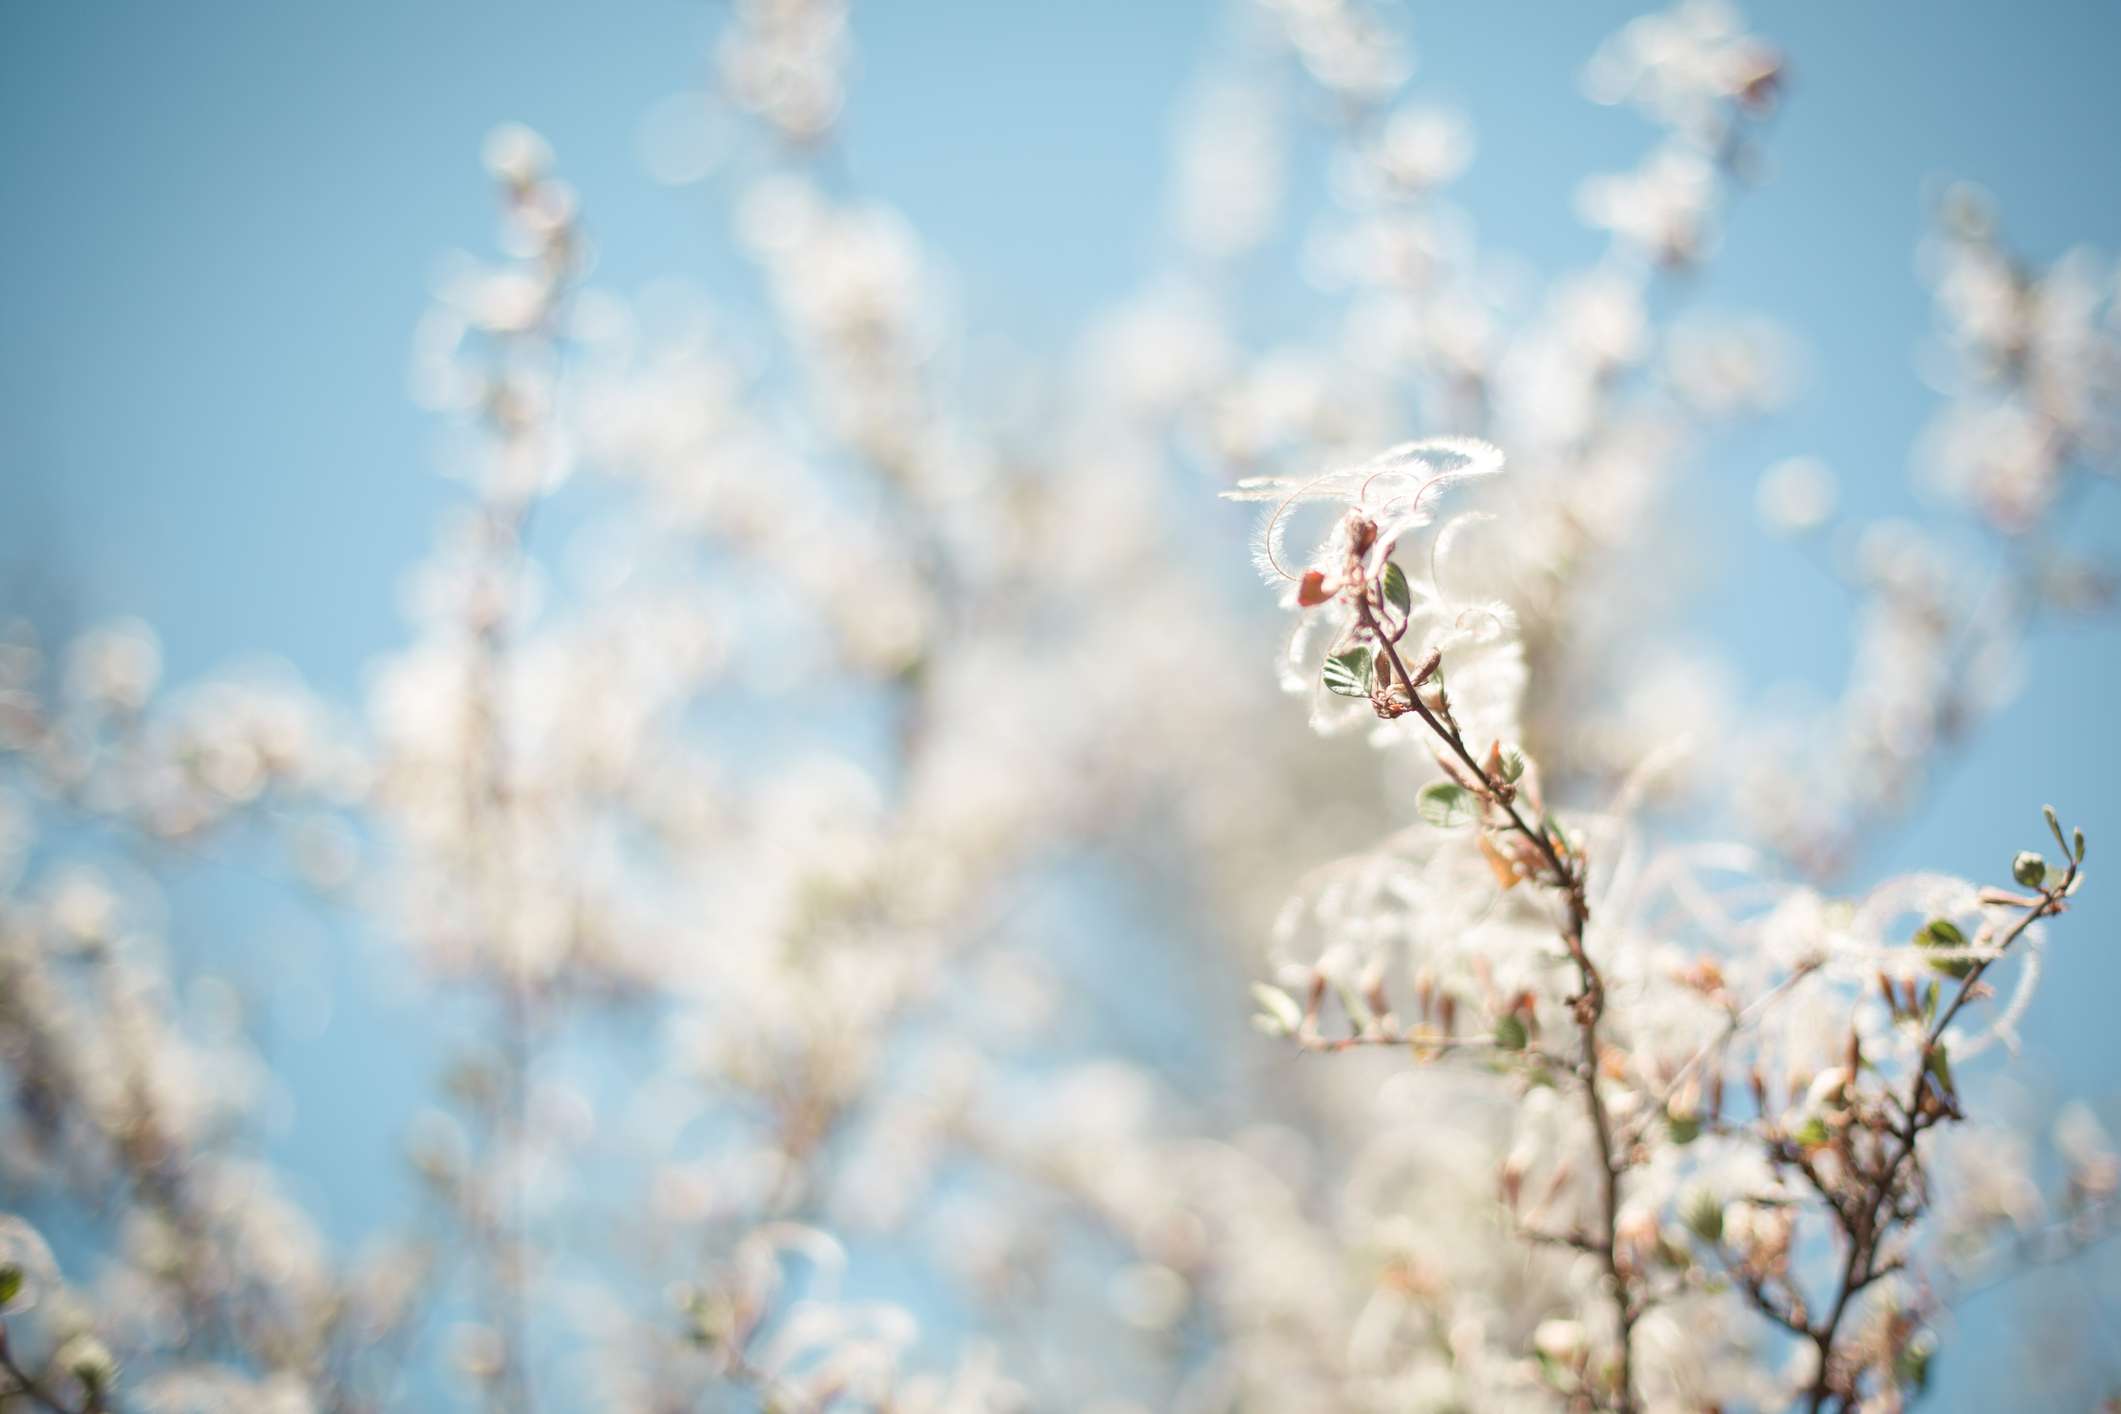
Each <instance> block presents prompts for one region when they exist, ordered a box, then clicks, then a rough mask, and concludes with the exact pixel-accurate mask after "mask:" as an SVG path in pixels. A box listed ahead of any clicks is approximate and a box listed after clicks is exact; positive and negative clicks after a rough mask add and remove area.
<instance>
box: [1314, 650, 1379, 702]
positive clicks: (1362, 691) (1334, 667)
mask: <svg viewBox="0 0 2121 1414" xmlns="http://www.w3.org/2000/svg"><path fill="white" fill-rule="evenodd" d="M1376 680H1377V662H1376V659H1375V658H1374V657H1372V655H1371V653H1370V650H1369V649H1367V648H1350V649H1349V650H1348V651H1347V652H1345V653H1335V654H1334V655H1333V656H1332V657H1330V658H1328V659H1326V670H1325V683H1326V691H1328V692H1337V693H1339V694H1340V695H1341V696H1342V697H1368V696H1369V695H1370V685H1371V684H1372V683H1374V682H1375V681H1376Z"/></svg>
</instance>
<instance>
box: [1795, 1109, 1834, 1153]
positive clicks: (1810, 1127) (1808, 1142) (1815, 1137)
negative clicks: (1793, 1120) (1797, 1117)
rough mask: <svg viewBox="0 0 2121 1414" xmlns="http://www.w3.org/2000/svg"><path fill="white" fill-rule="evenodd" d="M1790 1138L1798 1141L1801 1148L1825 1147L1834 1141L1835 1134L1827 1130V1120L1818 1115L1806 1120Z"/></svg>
mask: <svg viewBox="0 0 2121 1414" xmlns="http://www.w3.org/2000/svg"><path fill="white" fill-rule="evenodd" d="M1790 1138H1792V1139H1794V1140H1795V1141H1796V1142H1797V1146H1798V1147H1799V1148H1800V1149H1818V1148H1823V1147H1824V1146H1826V1145H1827V1144H1829V1143H1831V1142H1833V1135H1831V1134H1829V1133H1828V1132H1827V1128H1826V1121H1825V1120H1823V1119H1821V1118H1820V1117H1819V1116H1818V1115H1813V1116H1812V1117H1811V1118H1810V1119H1808V1120H1806V1121H1805V1122H1804V1123H1803V1125H1802V1126H1800V1127H1799V1128H1798V1130H1797V1132H1796V1133H1795V1134H1792V1135H1791V1136H1790Z"/></svg>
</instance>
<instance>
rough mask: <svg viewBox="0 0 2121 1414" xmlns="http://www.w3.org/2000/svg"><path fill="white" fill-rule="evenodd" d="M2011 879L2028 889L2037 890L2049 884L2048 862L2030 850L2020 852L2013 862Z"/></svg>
mask: <svg viewBox="0 0 2121 1414" xmlns="http://www.w3.org/2000/svg"><path fill="white" fill-rule="evenodd" d="M2011 877H2012V878H2013V879H2016V880H2017V881H2018V882H2019V883H2020V884H2022V885H2024V886H2025V887H2026V888H2028V889H2037V888H2039V887H2040V886H2041V885H2042V884H2044V883H2046V882H2047V860H2045V859H2044V858H2042V857H2041V856H2040V855H2037V854H2035V853H2033V851H2031V850H2029V849H2023V850H2020V851H2018V857H2017V858H2016V859H2013V860H2012V861H2011Z"/></svg>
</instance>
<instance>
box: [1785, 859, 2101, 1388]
mask: <svg viewBox="0 0 2121 1414" xmlns="http://www.w3.org/2000/svg"><path fill="white" fill-rule="evenodd" d="M2076 879H2077V864H2076V861H2075V860H2071V861H2070V863H2069V865H2068V868H2067V871H2066V872H2065V873H2064V875H2063V878H2062V882H2061V883H2060V884H2057V885H2054V886H2052V887H2046V888H2042V889H2041V890H2040V897H2039V899H2038V900H2036V901H2035V902H2033V903H2032V904H2031V905H2030V906H2029V907H2027V909H2026V910H2025V913H2024V915H2023V916H2022V917H2020V918H2019V919H2018V921H2017V922H2016V923H2015V924H2013V925H2012V926H2011V929H2010V931H2009V932H2007V933H2005V934H2004V935H2003V938H2002V941H2001V942H1999V943H1998V944H1997V945H1996V952H1995V956H1993V957H1985V958H1981V959H1978V960H1977V961H1976V962H1975V964H1974V966H1973V968H1972V969H1971V970H1969V971H1968V973H1967V974H1966V976H1965V977H1964V978H1963V979H1962V980H1961V981H1960V983H1959V990H1958V992H1957V993H1956V994H1955V995H1954V996H1953V997H1952V1000H1951V1004H1950V1005H1949V1006H1947V1007H1946V1008H1945V1009H1944V1012H1943V1014H1942V1015H1940V1016H1939V1017H1938V1018H1937V1020H1936V1021H1935V1022H1934V1023H1933V1024H1932V1025H1931V1026H1930V1028H1929V1029H1928V1030H1927V1031H1926V1032H1924V1033H1923V1037H1922V1044H1921V1045H1920V1047H1918V1048H1917V1050H1916V1053H1915V1078H1914V1080H1913V1081H1912V1082H1911V1083H1910V1085H1909V1087H1908V1098H1907V1103H1906V1105H1905V1106H1904V1107H1903V1111H1902V1112H1903V1115H1904V1116H1905V1117H1904V1118H1903V1119H1902V1120H1901V1122H1900V1124H1899V1125H1898V1126H1897V1127H1896V1128H1895V1129H1894V1131H1893V1138H1894V1142H1895V1147H1894V1150H1893V1153H1892V1155H1891V1157H1890V1158H1889V1159H1888V1160H1887V1161H1886V1164H1885V1167H1884V1168H1883V1169H1881V1170H1880V1171H1879V1172H1878V1174H1877V1176H1876V1178H1875V1179H1874V1180H1873V1181H1872V1184H1871V1188H1870V1191H1869V1193H1868V1194H1867V1195H1866V1196H1865V1198H1864V1200H1863V1201H1862V1202H1861V1203H1859V1204H1856V1205H1855V1206H1854V1208H1853V1211H1852V1212H1850V1211H1844V1210H1842V1209H1841V1208H1840V1207H1839V1205H1838V1204H1837V1205H1836V1208H1835V1211H1836V1215H1837V1216H1839V1217H1840V1219H1841V1223H1842V1229H1843V1231H1844V1232H1845V1233H1846V1234H1847V1237H1848V1255H1847V1256H1846V1257H1845V1258H1844V1259H1843V1261H1842V1265H1841V1284H1840V1290H1839V1291H1838V1292H1837V1293H1836V1295H1835V1297H1834V1304H1833V1306H1832V1308H1831V1309H1830V1310H1829V1311H1828V1312H1827V1316H1826V1319H1825V1321H1823V1322H1822V1323H1821V1324H1820V1325H1819V1326H1818V1327H1817V1329H1815V1330H1813V1331H1811V1332H1810V1335H1811V1337H1812V1344H1813V1347H1814V1349H1815V1350H1816V1352H1817V1355H1818V1363H1819V1368H1818V1371H1817V1372H1816V1373H1815V1374H1814V1376H1813V1378H1812V1388H1811V1396H1810V1403H1809V1405H1808V1406H1807V1407H1808V1408H1809V1409H1810V1411H1811V1414H1822V1412H1823V1411H1824V1410H1825V1409H1826V1407H1827V1401H1828V1400H1829V1399H1832V1398H1836V1397H1846V1396H1848V1395H1850V1394H1852V1392H1851V1391H1837V1390H1836V1389H1835V1388H1834V1378H1833V1354H1834V1340H1835V1337H1836V1336H1837V1335H1838V1334H1839V1333H1840V1329H1841V1322H1842V1320H1843V1318H1844V1317H1846V1316H1847V1315H1848V1313H1849V1309H1850V1307H1851V1306H1852V1305H1853V1304H1854V1302H1855V1299H1856V1297H1857V1296H1858V1295H1859V1294H1860V1293H1862V1291H1863V1290H1864V1289H1865V1288H1866V1287H1868V1286H1870V1285H1871V1283H1873V1282H1875V1281H1877V1280H1878V1279H1879V1278H1881V1277H1884V1276H1886V1275H1889V1274H1890V1273H1891V1272H1892V1271H1894V1270H1896V1269H1897V1267H1898V1265H1899V1264H1898V1263H1897V1262H1888V1263H1886V1264H1885V1265H1884V1266H1882V1267H1881V1266H1880V1265H1879V1264H1878V1251H1879V1246H1880V1239H1881V1238H1882V1237H1883V1236H1884V1230H1885V1229H1887V1228H1890V1227H1891V1226H1892V1219H1893V1214H1890V1213H1887V1212H1886V1211H1885V1207H1886V1203H1887V1202H1888V1201H1889V1200H1890V1199H1891V1198H1892V1196H1893V1194H1894V1193H1895V1191H1897V1190H1898V1188H1899V1186H1900V1182H1901V1173H1902V1171H1903V1170H1904V1169H1905V1168H1906V1167H1907V1166H1908V1164H1909V1163H1910V1162H1911V1161H1912V1160H1913V1159H1914V1158H1915V1153H1916V1145H1917V1141H1918V1140H1919V1139H1920V1138H1921V1136H1922V1134H1923V1132H1924V1131H1925V1130H1927V1129H1929V1128H1932V1127H1934V1124H1935V1123H1936V1121H1935V1120H1926V1119H1925V1118H1924V1115H1925V1112H1926V1111H1925V1106H1924V1105H1923V1099H1924V1095H1925V1093H1926V1087H1927V1085H1928V1080H1929V1068H1930V1058H1931V1056H1933V1055H1934V1054H1936V1050H1937V1047H1938V1045H1939V1044H1940V1043H1941V1042H1942V1041H1943V1039H1944V1033H1945V1030H1946V1029H1947V1028H1948V1027H1950V1026H1951V1024H1952V1020H1953V1018H1955V1017H1957V1016H1958V1015H1959V1012H1960V1009H1961V1008H1963V1007H1964V1006H1965V1005H1966V1004H1967V1002H1968V1001H1969V1000H1971V999H1972V997H1973V993H1974V987H1975V984H1977V983H1978V982H1980V980H1981V977H1982V974H1983V973H1985V972H1987V971H1988V969H1989V968H1990V967H1991V966H1992V965H1993V964H1994V963H1996V962H1997V961H1998V960H2000V959H2001V957H2002V956H2003V954H2004V953H2006V952H2008V951H2010V948H2011V945H2012V944H2014V943H2016V942H2017V941H2018V940H2019V939H2020V938H2021V937H2023V936H2024V935H2025V931H2026V929H2028V928H2030V927H2032V926H2033V924H2034V923H2035V922H2037V921H2038V920H2040V919H2042V918H2045V917H2047V916H2048V915H2049V914H2052V913H2059V912H2061V911H2062V900H2063V898H2064V897H2065V896H2066V895H2067V894H2068V893H2069V890H2070V886H2071V885H2072V884H2074V883H2075V882H2076ZM1881 1220H1882V1221H1881ZM1845 1402H1846V1401H1845Z"/></svg>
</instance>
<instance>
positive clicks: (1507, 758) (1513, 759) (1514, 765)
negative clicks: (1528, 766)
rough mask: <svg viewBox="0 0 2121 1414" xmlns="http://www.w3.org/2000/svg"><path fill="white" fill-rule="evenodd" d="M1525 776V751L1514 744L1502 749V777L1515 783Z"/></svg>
mask: <svg viewBox="0 0 2121 1414" xmlns="http://www.w3.org/2000/svg"><path fill="white" fill-rule="evenodd" d="M1523 776H1524V753H1523V752H1522V751H1519V750H1518V749H1517V748H1516V747H1514V746H1505V747H1504V748H1503V749H1502V778H1503V780H1504V781H1506V782H1508V783H1509V784H1511V785H1515V784H1516V783H1517V782H1518V781H1519V780H1521V779H1522V778H1523Z"/></svg>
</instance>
